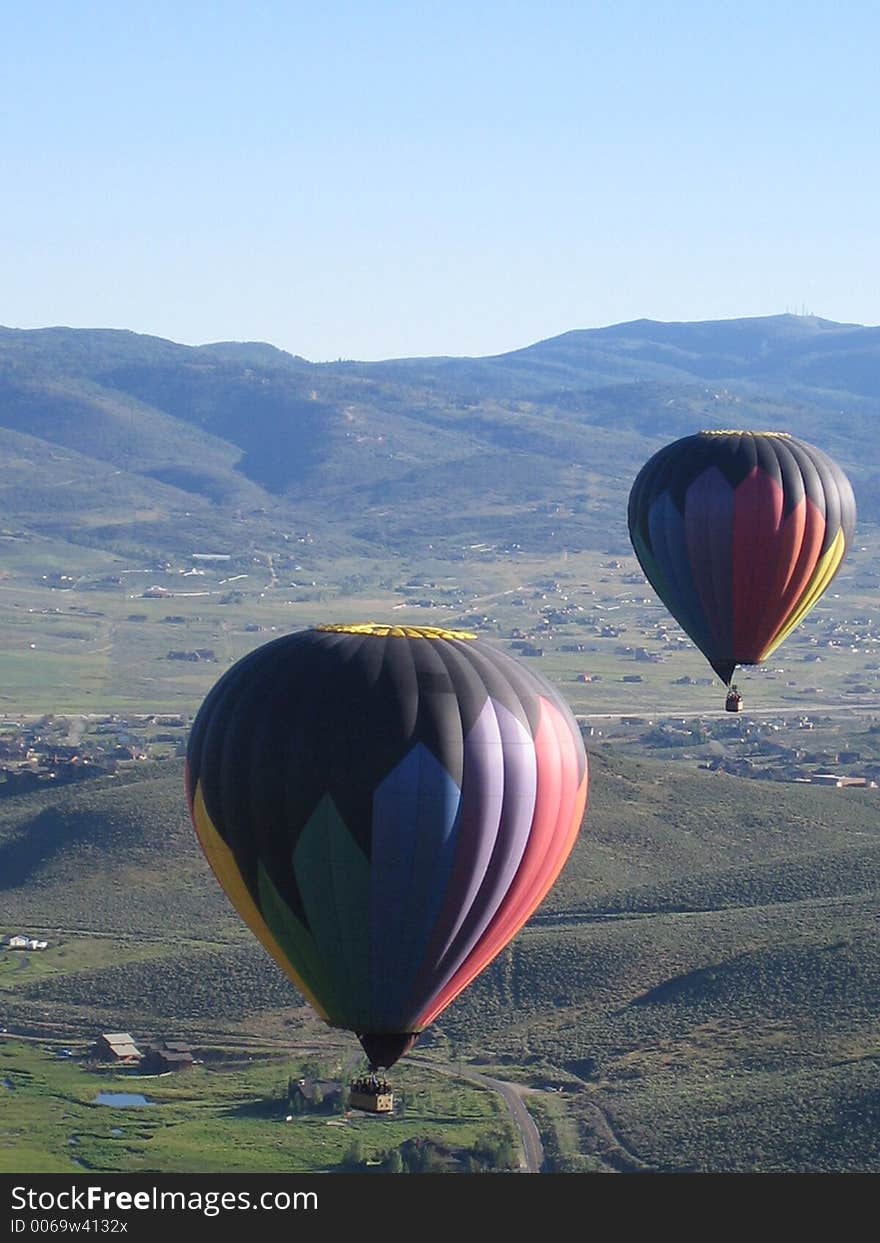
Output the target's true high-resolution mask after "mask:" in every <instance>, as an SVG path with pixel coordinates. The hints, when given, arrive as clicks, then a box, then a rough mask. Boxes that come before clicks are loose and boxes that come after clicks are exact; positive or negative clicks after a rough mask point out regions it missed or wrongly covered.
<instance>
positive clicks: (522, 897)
mask: <svg viewBox="0 0 880 1243" xmlns="http://www.w3.org/2000/svg"><path fill="white" fill-rule="evenodd" d="M540 708H541V713H540V719H539V725H538V732H537V736H536V738H535V753H536V758H537V766H538V785H537V797H536V802H535V813H534V821H533V824H532V829H531V833H530V835H529V840H528V844H527V846H526V849H525V851H524V853H523V857H522V861H521V863H520V867H519V870H518V871H517V874H516V878H515V880H514V881H513V884H512V885H511V887H510V889H509V890H508V893H507V894H506V896H505V899H504V901H503V903H502V904H501V906H500V907H499V909H498V911H497V913H496V915H495V918H494V919H493V920H492V922H491V923H490V925H489V927H488V928H487V929H486V931H485V933H484V934H483V937H482V938H481V940H480V941H479V943H478V944H477V945H476V947H475V949H474V950H473V952H472V953H471V954H470V956H469V957H468V958H467V959H466V960H465V961H464V962H463V963H462V965H461V967H460V968H459V969H458V971H457V972H456V973H455V975H453V977H452V978H451V979H450V980H449V982H448V983H447V984H446V986H445V987H444V988H443V989H442V991H441V992H440V993H439V994H438V995H436V996H435V997H434V999H433V1000H432V1001H430V1002H429V1003H428V1005H427V1006H426V1008H425V1010H424V1012H423V1013H422V1014H421V1015H420V1016H419V1018H418V1026H419V1027H423V1026H426V1025H427V1024H428V1023H431V1022H433V1021H434V1019H435V1018H436V1017H437V1015H438V1014H440V1013H441V1012H442V1011H443V1010H444V1009H445V1008H446V1007H447V1006H448V1005H449V1004H450V1002H451V1001H453V1000H454V999H455V997H457V996H458V994H459V993H460V992H461V991H462V989H464V988H466V987H467V985H468V984H469V983H470V981H471V980H473V979H474V977H475V976H476V975H478V974H479V972H480V971H482V970H483V969H484V968H485V967H486V966H487V965H488V964H489V963H490V962H491V961H492V959H493V958H495V957H496V956H497V955H498V954H499V953H500V952H501V950H502V949H503V948H504V947H505V945H507V943H508V942H509V940H510V939H511V937H513V936H514V935H515V934H516V933H517V932H518V931H519V929H520V928H521V927H522V925H523V924H524V923H525V922H526V920H527V919H528V918H529V916H530V915H531V914H532V913H533V912H534V911H535V909H536V908H537V906H538V905H539V903H540V902H541V900H542V899H543V898H544V896H545V895H546V893H547V891H548V889H549V888H550V886H551V885H552V884H553V881H554V880H555V879H556V877H557V876H558V875H559V872H560V871H561V870H562V867H563V865H564V864H565V861H566V859H567V858H568V855H569V854H570V852H571V849H572V847H573V845H574V843H575V840H576V838H577V834H578V830H579V828H580V824H581V820H582V818H583V814H584V807H585V805H586V797H587V772H586V770H585V771H584V776H583V780H582V782H581V784H580V786H578V785H577V773H578V769H579V762H580V757H579V754H578V752H579V747H578V743H579V741H580V740H579V738H577V739H576V737H575V736H574V735H573V734H572V732H571V728H570V725H569V723H568V721H567V720H566V719H565V718H564V717H563V716H562V714H561V713H560V712H559V710H558V709H557V708H556V707H554V705H552V704H551V703H549V702H548V701H547V700H546V699H544V698H543V697H542V698H541V700H540Z"/></svg>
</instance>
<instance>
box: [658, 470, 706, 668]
mask: <svg viewBox="0 0 880 1243" xmlns="http://www.w3.org/2000/svg"><path fill="white" fill-rule="evenodd" d="M649 529H650V532H651V546H652V548H653V549H654V556H655V557H656V558H657V561H658V562H659V564H660V566H661V567H662V570H663V576H664V578H665V580H666V582H667V584H668V586H669V588H670V589H671V590H670V596H669V598H668V600H666V601H665V603H666V607H667V608H668V609H669V611H670V613H671V614H672V615H673V617H674V618H675V619H676V621H677V622H678V623H679V625H680V626H681V627H682V629H683V630H684V631H685V632H686V633H687V634H688V635H690V637H691V638H692V639H693V641H694V642H695V643H696V645H697V646H698V647H699V648H705V647H708V646H710V645H711V642H712V635H711V633H710V630H709V625H708V622H707V620H706V615H705V613H704V612H703V606H702V604H701V602H700V597H699V595H698V593H697V591H696V588H695V586H694V582H693V578H692V576H691V567H690V563H689V562H688V556H687V540H686V537H685V532H684V519H683V518H682V515H681V514H680V513H679V511H678V510H677V509H676V507H675V505H674V504H673V503H672V498H671V497H670V496H669V494H668V493H665V492H664V493H663V495H662V496H660V497H659V498H658V499H657V500H656V501H655V502H654V504H653V505H652V506H651V512H650V519H649Z"/></svg>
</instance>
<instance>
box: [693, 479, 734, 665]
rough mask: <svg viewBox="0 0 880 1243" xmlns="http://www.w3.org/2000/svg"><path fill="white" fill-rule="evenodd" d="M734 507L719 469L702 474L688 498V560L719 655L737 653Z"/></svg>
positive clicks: (696, 480)
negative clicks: (733, 590)
mask: <svg viewBox="0 0 880 1243" xmlns="http://www.w3.org/2000/svg"><path fill="white" fill-rule="evenodd" d="M733 505H734V494H733V491H732V489H731V487H730V484H729V483H728V482H727V480H726V479H725V478H724V476H723V475H722V474H721V472H720V471H719V470H718V469H716V468H715V467H712V468H710V469H709V470H706V471H703V473H702V474H701V475H698V476H697V478H696V479H695V480H694V482H693V483H692V484H691V486H690V487H689V488H688V490H687V493H686V495H685V509H684V530H685V539H686V541H687V557H688V561H689V562H690V566H691V574H692V577H693V580H694V583H695V584H696V587H697V592H698V594H699V597H700V605H701V607H702V611H703V615H704V617H705V618H706V620H707V625H708V628H709V630H710V631H711V634H712V645H713V650H714V651H716V652H719V653H720V652H732V651H733V628H732V625H731V569H732V562H733V534H732V526H733V523H732V519H733Z"/></svg>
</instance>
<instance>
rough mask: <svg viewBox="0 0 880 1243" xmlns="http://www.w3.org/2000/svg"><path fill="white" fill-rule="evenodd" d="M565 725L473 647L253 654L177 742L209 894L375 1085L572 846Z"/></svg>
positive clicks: (358, 629)
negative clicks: (212, 878)
mask: <svg viewBox="0 0 880 1243" xmlns="http://www.w3.org/2000/svg"><path fill="white" fill-rule="evenodd" d="M586 795H587V764H586V756H585V754H584V749H583V744H582V742H581V738H580V733H579V731H578V728H577V725H576V724H575V722H574V719H573V718H572V716H571V713H570V712H569V710H568V708H567V707H566V705H565V704H564V702H563V701H562V700H561V698H560V697H559V696H558V695H557V693H556V692H555V691H554V690H553V689H552V688H551V686H550V685H549V683H547V682H546V681H545V680H544V679H543V678H542V677H540V676H539V675H538V674H536V673H533V672H532V671H531V670H530V669H527V668H525V667H524V666H523V665H522V664H520V663H519V662H518V661H516V660H514V659H513V658H512V657H511V656H508V655H506V654H505V653H503V652H500V651H497V650H495V649H494V648H492V647H490V646H489V645H488V644H486V643H483V642H479V641H477V640H476V638H475V636H474V635H471V634H468V633H465V632H460V631H445V630H438V629H433V628H410V627H401V626H377V625H364V626H322V627H317V628H315V629H313V630H304V631H300V632H298V633H296V634H292V635H287V636H285V637H283V638H280V639H277V640H275V641H274V642H272V643H268V644H266V645H265V646H263V647H260V648H258V649H257V650H256V651H254V652H251V653H250V655H248V656H245V657H244V658H243V659H242V660H240V661H239V662H238V663H237V664H236V665H234V666H233V667H232V668H231V669H230V670H229V671H228V672H227V673H226V674H224V676H223V677H222V678H221V679H220V680H219V681H218V682H217V684H216V685H215V686H214V688H213V690H212V691H210V693H209V694H208V696H207V698H206V699H205V702H204V703H203V705H202V707H201V709H200V711H199V713H198V715H197V717H196V720H195V722H194V724H193V728H192V732H191V735H190V740H189V748H188V754H187V796H188V799H189V805H190V811H191V814H192V819H193V823H194V825H195V829H196V833H197V834H198V837H199V839H200V841H201V844H202V847H203V849H204V852H205V854H206V856H207V858H208V861H209V863H210V864H211V867H212V868H213V869H214V872H215V873H216V875H217V878H218V880H219V881H220V884H221V885H222V886H223V888H224V889H225V891H226V893H227V895H228V897H229V898H230V900H231V901H232V903H233V905H234V906H235V908H236V909H237V911H238V913H239V914H240V915H241V917H242V919H243V920H244V921H245V922H246V923H247V924H248V926H249V927H250V928H251V930H252V931H253V932H254V933H255V934H256V935H257V937H258V938H259V939H260V941H261V942H262V944H263V945H264V946H265V948H266V949H267V950H268V951H269V953H270V954H271V955H272V957H273V958H274V959H275V961H276V962H277V963H278V965H279V966H280V967H281V969H282V970H283V971H284V972H285V973H286V974H287V975H288V977H289V978H290V979H291V980H292V981H293V983H294V984H295V985H296V986H297V988H298V989H299V990H300V991H301V992H302V993H303V995H304V996H305V997H306V998H307V999H308V1001H310V1002H311V1004H312V1006H313V1007H314V1008H315V1009H316V1010H317V1012H318V1013H319V1014H320V1015H321V1017H322V1018H324V1019H325V1020H326V1022H327V1023H329V1024H331V1025H332V1026H334V1027H340V1028H345V1029H347V1030H349V1031H353V1032H356V1033H357V1035H358V1036H359V1038H360V1040H361V1043H362V1045H363V1047H364V1050H365V1052H366V1054H367V1056H368V1058H369V1060H370V1063H371V1065H372V1066H373V1067H374V1068H376V1067H380V1066H381V1067H388V1066H391V1065H392V1064H393V1063H394V1062H395V1061H396V1060H397V1059H398V1058H399V1057H400V1056H401V1055H402V1054H403V1053H405V1052H406V1051H407V1050H408V1049H409V1048H411V1047H412V1045H413V1044H414V1043H415V1040H416V1038H417V1037H418V1034H419V1033H420V1032H421V1031H422V1030H423V1029H424V1028H425V1027H426V1026H427V1025H428V1024H429V1023H431V1022H432V1020H434V1019H435V1018H436V1017H437V1015H439V1014H440V1012H441V1011H442V1010H444V1009H445V1008H446V1006H448V1005H449V1004H450V1002H451V1001H453V1000H454V998H455V997H457V996H458V994H459V993H460V992H461V991H462V989H463V988H465V987H466V986H467V985H468V984H469V983H470V982H471V980H473V979H474V977H475V976H476V975H477V974H478V973H479V972H480V971H482V970H483V968H484V967H486V966H487V965H488V963H490V962H491V961H492V959H493V958H494V957H495V956H496V955H497V954H498V953H499V952H500V951H501V950H502V949H503V948H504V946H505V945H506V944H507V943H508V941H509V940H510V939H511V937H512V936H513V935H514V934H515V933H516V932H517V931H518V929H519V928H520V927H522V925H523V924H524V923H525V921H526V920H527V919H528V918H529V916H530V915H531V914H532V912H533V911H534V910H535V908H536V907H537V906H538V904H539V903H540V902H541V900H542V899H543V897H544V896H545V894H546V893H547V891H548V890H549V888H550V886H551V885H552V884H553V882H554V880H555V879H556V877H557V875H558V874H559V872H560V870H561V869H562V866H563V864H564V863H565V860H566V858H567V857H568V854H569V852H570V850H571V848H572V846H573V845H574V841H575V838H576V836H577V832H578V829H579V827H580V823H581V819H582V816H583V812H584V807H585V803H586Z"/></svg>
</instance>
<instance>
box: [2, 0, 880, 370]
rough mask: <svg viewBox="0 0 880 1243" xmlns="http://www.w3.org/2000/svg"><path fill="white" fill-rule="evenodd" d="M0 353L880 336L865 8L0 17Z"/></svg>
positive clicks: (354, 9) (299, 5) (487, 8)
mask: <svg viewBox="0 0 880 1243" xmlns="http://www.w3.org/2000/svg"><path fill="white" fill-rule="evenodd" d="M0 18H2V24H0V30H2V39H0V125H2V146H0V324H5V325H8V326H12V327H21V328H27V327H37V326H45V325H49V324H67V325H72V326H74V327H115V328H130V329H133V330H135V331H137V332H149V333H154V334H156V335H159V336H164V337H170V338H172V339H173V340H177V341H183V342H187V343H191V344H198V343H203V342H207V341H216V340H265V341H270V342H272V343H273V344H275V345H278V346H281V347H282V348H284V349H288V350H291V351H292V352H294V353H299V354H302V355H304V356H305V357H307V358H312V359H316V360H319V359H329V358H336V357H346V358H382V357H401V356H405V355H417V354H443V353H446V354H471V355H479V354H490V353H497V352H501V351H504V350H508V349H514V348H517V347H519V346H522V345H526V344H528V343H530V342H532V341H535V340H539V339H541V338H544V337H548V336H553V335H554V334H556V333H559V332H564V331H566V330H568V329H570V328H586V327H594V326H598V325H601V324H609V323H616V322H619V321H621V320H628V319H635V318H639V317H642V316H646V317H649V318H653V319H718V318H727V317H736V316H742V315H768V314H776V313H778V312H781V311H784V310H786V309H791V310H800V309H801V308H802V307H806V309H807V310H809V311H811V312H813V313H815V314H817V315H822V316H824V317H826V318H829V319H838V320H845V321H851V322H859V323H871V324H875V323H878V322H880V247H878V243H880V194H878V190H880V160H878V116H880V86H878V79H880V75H878V69H877V49H878V46H880V6H878V5H876V4H875V3H872V2H869V0H864V2H853V0H849V2H848V0H840V2H838V3H832V2H830V0H828V2H822V3H814V2H811V0H797V2H793V3H788V2H786V0H761V2H755V0H739V3H737V4H721V3H720V2H718V0H704V2H702V3H695V2H693V0H657V2H648V0H644V2H642V3H637V2H635V0H615V2H614V3H611V2H607V3H606V2H603V3H592V2H590V0H579V2H578V0H571V2H564V0H543V2H538V0H535V2H527V3H518V2H517V0H505V2H502V0H483V2H482V3H481V2H480V0H471V2H470V3H464V2H462V0H442V2H441V0H435V2H434V3H422V2H421V0H410V2H407V3H404V2H400V3H391V2H383V0H361V2H360V3H356V2H354V0H350V2H347V3H346V2H340V0H322V3H320V4H319V3H316V2H315V0H303V2H300V0H288V2H287V3H281V2H279V0H268V2H261V0H254V2H253V3H249V4H245V3H244V0H239V2H236V3H230V2H224V0H215V2H214V3H206V2H204V0H176V2H173V3H171V2H168V0H150V2H149V3H144V2H143V0H125V3H123V4H119V3H118V2H115V0H114V3H103V2H102V3H90V2H89V0H67V2H65V3H61V2H59V0H46V2H44V3H42V4H40V5H27V4H24V3H17V4H12V3H11V2H10V0H0Z"/></svg>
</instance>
